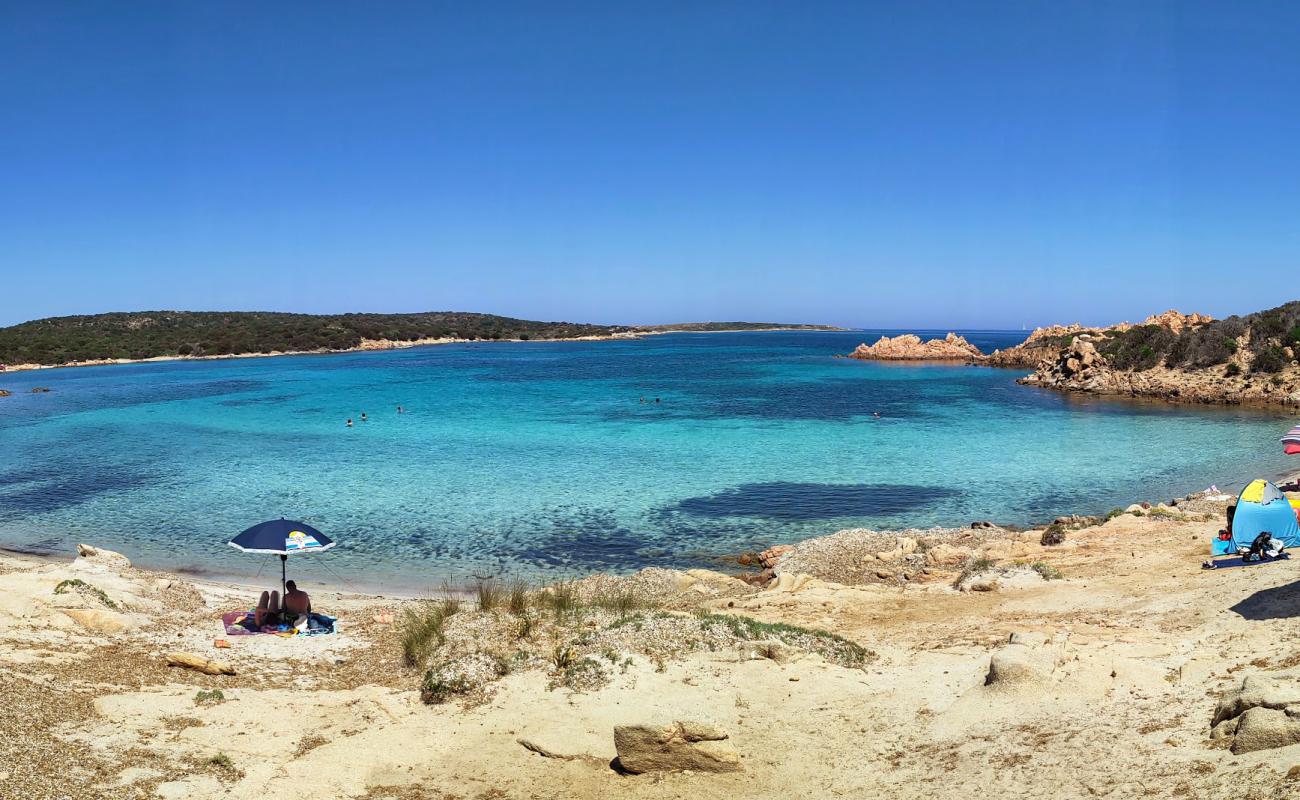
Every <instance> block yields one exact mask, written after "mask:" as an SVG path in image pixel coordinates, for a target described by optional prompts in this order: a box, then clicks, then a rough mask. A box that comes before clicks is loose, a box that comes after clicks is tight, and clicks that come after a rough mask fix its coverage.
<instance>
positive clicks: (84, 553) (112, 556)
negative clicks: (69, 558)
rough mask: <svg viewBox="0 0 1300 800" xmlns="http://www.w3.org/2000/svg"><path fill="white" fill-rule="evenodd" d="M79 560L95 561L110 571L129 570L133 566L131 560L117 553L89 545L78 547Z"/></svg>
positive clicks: (79, 545)
mask: <svg viewBox="0 0 1300 800" xmlns="http://www.w3.org/2000/svg"><path fill="white" fill-rule="evenodd" d="M77 558H79V559H82V558H84V559H86V560H88V561H93V562H95V563H96V564H97V565H101V566H104V567H108V568H109V569H119V570H120V569H127V568H128V567H130V566H131V559H129V558H127V557H126V556H124V555H122V554H121V553H116V552H114V551H112V550H104V549H102V548H99V547H93V546H91V545H88V544H78V545H77Z"/></svg>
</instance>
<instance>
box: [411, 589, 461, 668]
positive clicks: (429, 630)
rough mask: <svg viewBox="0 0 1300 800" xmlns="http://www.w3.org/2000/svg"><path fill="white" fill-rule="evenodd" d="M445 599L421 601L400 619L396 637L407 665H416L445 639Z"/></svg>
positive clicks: (446, 611)
mask: <svg viewBox="0 0 1300 800" xmlns="http://www.w3.org/2000/svg"><path fill="white" fill-rule="evenodd" d="M454 613H455V611H454V610H453V611H452V612H451V613H450V614H449V613H448V610H447V601H445V600H444V601H443V602H441V603H436V602H432V601H423V602H421V603H420V604H419V606H418V607H416V608H413V609H411V608H408V609H407V610H406V613H405V614H404V616H403V619H402V625H401V628H400V630H399V634H398V638H399V641H400V643H401V647H402V660H403V661H404V662H406V665H407V666H410V667H418V666H420V665H421V664H423V663H424V662H425V661H426V660H428V657H429V655H430V654H431V653H432V652H433V651H434V650H436V649H437V648H438V647H439V646H441V645H442V643H443V642H445V641H446V634H445V633H444V628H445V627H446V624H447V617H449V616H451V614H454Z"/></svg>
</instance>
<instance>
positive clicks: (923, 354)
mask: <svg viewBox="0 0 1300 800" xmlns="http://www.w3.org/2000/svg"><path fill="white" fill-rule="evenodd" d="M849 358H860V359H865V360H879V361H927V360H929V361H965V360H967V359H982V358H984V353H982V352H981V351H980V349H979V348H978V347H976V346H975V345H973V344H971V343H970V342H968V341H966V339H965V338H964V337H962V336H958V335H957V334H955V333H949V334H948V335H947V336H945V337H944V338H942V339H931V340H929V341H926V342H922V341H921V337H920V336H917V335H916V334H914V333H905V334H903V335H902V336H896V337H894V338H892V339H891V338H890V337H888V336H881V337H880V338H879V339H877V340H876V343H875V344H872V345H868V344H860V345H858V346H857V349H855V350H854V351H853V352H852V353H850V354H849Z"/></svg>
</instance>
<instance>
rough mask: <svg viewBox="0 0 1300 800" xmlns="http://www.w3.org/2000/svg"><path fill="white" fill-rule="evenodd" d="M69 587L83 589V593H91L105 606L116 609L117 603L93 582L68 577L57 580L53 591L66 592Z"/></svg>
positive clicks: (56, 592) (57, 592)
mask: <svg viewBox="0 0 1300 800" xmlns="http://www.w3.org/2000/svg"><path fill="white" fill-rule="evenodd" d="M69 589H78V590H84V591H83V592H82V593H83V594H84V593H89V594H91V595H93V596H94V597H95V598H96V599H98V600H99V602H101V603H103V604H104V605H105V606H106V607H108V608H110V609H112V610H113V611H117V610H118V605H117V603H114V602H113V600H112V598H110V597H109V596H108V595H107V594H105V593H104V590H103V589H100V588H99V587H98V586H95V585H93V584H89V583H86V582H85V581H83V580H81V579H80V578H69V579H68V580H65V581H59V582H58V584H57V585H56V586H55V587H54V593H55V594H66V593H67V592H68V590H69Z"/></svg>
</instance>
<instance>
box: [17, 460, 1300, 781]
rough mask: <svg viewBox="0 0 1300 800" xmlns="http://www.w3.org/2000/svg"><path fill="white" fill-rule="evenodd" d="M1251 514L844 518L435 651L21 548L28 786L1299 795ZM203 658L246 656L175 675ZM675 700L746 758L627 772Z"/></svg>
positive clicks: (1280, 582) (21, 724)
mask: <svg viewBox="0 0 1300 800" xmlns="http://www.w3.org/2000/svg"><path fill="white" fill-rule="evenodd" d="M1245 477H1249V476H1245ZM1225 505H1226V502H1225V501H1221V500H1215V499H1212V498H1206V497H1204V496H1201V495H1191V496H1189V497H1188V498H1184V499H1180V500H1179V503H1178V504H1177V505H1176V506H1170V507H1167V508H1157V509H1156V510H1154V511H1151V512H1141V511H1140V512H1139V513H1137V514H1134V513H1126V514H1122V515H1120V516H1118V517H1115V518H1111V519H1106V520H1089V521H1086V522H1080V523H1079V526H1078V527H1073V526H1071V527H1068V529H1067V531H1066V532H1065V541H1064V542H1063V543H1061V544H1057V545H1053V546H1045V545H1043V544H1042V543H1041V542H1040V537H1041V534H1042V531H1041V530H1029V531H1010V530H1004V529H998V528H993V529H975V530H967V531H953V532H951V533H952V535H951V536H944V537H934V536H931V535H930V532H927V531H906V532H893V533H889V532H870V531H842V532H839V533H835V534H832V535H828V536H824V537H818V538H815V539H811V540H808V541H805V542H803V543H800V544H798V545H796V546H795V547H794V549H793V550H792V551H791V552H790V553H788V554H786V555H784V556H782V557H781V559H780V560H779V561H778V562H777V566H776V569H775V573H776V574H775V577H774V579H773V580H772V582H771V583H770V584H769V585H767V586H765V587H757V586H751V585H748V584H746V583H744V582H741V581H738V580H735V579H734V578H731V577H728V576H726V575H723V574H720V573H717V572H712V571H708V570H689V571H675V570H662V569H651V570H645V571H643V572H641V573H637V574H636V575H633V576H627V577H610V576H605V575H593V576H590V577H588V578H586V579H583V580H582V581H579V582H577V583H574V584H569V585H570V586H572V589H566V590H564V591H565V592H566V595H565V596H567V592H570V591H572V592H574V593H575V594H574V597H575V598H576V599H575V601H574V602H577V603H578V606H577V608H578V609H579V610H575V611H565V612H561V611H560V610H559V609H560V608H561V607H560V606H559V605H558V599H557V598H558V597H559V596H560V595H559V594H558V592H559V591H560V590H559V589H551V590H547V591H543V592H534V593H532V594H531V595H530V597H529V599H528V601H527V603H528V605H527V606H526V609H528V610H525V611H523V612H517V611H515V610H512V608H510V607H509V604H508V601H507V598H506V597H505V596H504V595H502V596H498V597H497V598H496V599H494V600H492V605H490V606H488V607H487V608H486V609H485V610H478V609H477V608H476V606H477V605H478V604H477V601H476V600H475V598H473V597H462V598H461V600H460V602H459V603H458V604H457V607H456V609H455V610H452V611H451V612H450V614H448V615H447V616H445V617H442V618H441V619H442V621H441V622H439V625H440V626H442V627H441V629H442V630H443V633H442V634H441V636H442V637H443V638H442V639H441V640H440V643H435V644H433V645H432V647H433V649H432V650H431V651H429V652H428V653H427V654H424V655H421V656H419V661H418V664H417V666H415V667H412V666H409V665H408V660H406V659H404V656H403V652H404V650H403V644H402V638H401V635H400V634H401V631H402V630H404V628H403V627H402V625H401V620H402V619H403V617H402V615H403V613H405V611H404V610H406V609H409V610H412V611H414V612H416V613H417V614H427V613H429V612H430V611H431V610H432V609H434V608H435V607H434V606H433V605H430V604H429V603H428V602H427V601H426V602H420V601H410V600H397V599H394V598H392V597H386V596H376V595H372V594H365V593H351V592H334V591H329V590H321V589H319V588H317V587H308V588H310V589H311V590H312V593H313V597H314V599H315V604H316V606H317V607H318V608H320V609H322V610H325V611H327V612H329V613H332V614H336V615H338V616H339V618H340V633H338V634H335V635H334V636H322V637H308V638H306V639H303V638H302V637H295V638H289V639H285V638H280V637H276V636H252V637H248V636H237V637H229V636H224V635H223V633H222V631H221V628H220V621H219V619H218V616H219V615H220V613H222V612H224V611H229V610H231V609H232V608H233V609H239V608H241V607H247V605H249V604H250V603H251V599H252V596H253V594H254V592H255V589H254V588H253V587H249V586H247V585H237V584H231V583H227V582H221V581H210V580H206V579H193V578H191V577H190V576H187V575H181V574H170V573H165V572H154V571H147V570H140V569H138V568H136V567H134V566H130V565H129V564H128V563H127V562H126V560H125V559H123V558H121V557H120V556H116V555H115V554H113V553H110V552H106V551H98V552H96V551H87V552H86V553H83V554H82V555H81V556H80V557H78V558H76V559H75V560H69V558H68V557H69V556H71V555H72V554H68V556H65V557H63V558H49V557H34V556H30V555H21V556H15V555H11V554H6V553H2V552H0V698H3V700H0V727H3V728H4V730H6V732H13V733H14V734H16V735H14V736H10V737H8V738H4V737H0V738H3V741H0V798H19V797H21V798H24V800H26V799H27V798H54V797H61V796H64V795H73V796H78V797H85V798H97V797H105V798H108V797H111V798H119V797H140V798H145V797H196V798H209V797H211V798H216V797H221V798H250V799H251V798H260V797H266V796H276V795H282V794H285V793H292V794H293V795H294V796H297V797H302V798H308V799H310V798H322V800H323V798H366V800H379V798H393V799H401V800H409V799H410V798H417V799H419V798H430V799H432V798H436V799H437V800H445V798H449V797H453V796H454V797H459V798H467V797H474V798H478V797H482V798H489V797H490V798H520V799H521V800H522V798H534V797H536V798H561V797H564V798H569V797H601V798H631V799H633V800H643V799H644V800H649V798H659V797H673V796H677V797H691V798H696V797H698V798H718V799H719V800H722V799H723V798H736V797H756V798H757V797H770V796H772V795H773V794H777V795H784V796H789V797H801V798H802V797H808V798H822V797H833V796H845V797H864V798H877V797H878V798H885V797H888V798H904V799H905V800H907V799H915V800H921V799H922V798H924V799H925V800H933V799H934V798H939V799H940V800H947V799H948V798H951V799H952V800H959V799H961V800H964V799H965V798H968V797H971V796H991V795H992V794H996V795H998V796H1003V797H1017V798H1018V797H1026V798H1028V797H1044V796H1052V797H1061V798H1075V797H1078V798H1085V797H1087V798H1092V797H1113V798H1129V797H1205V798H1229V797H1231V798H1243V797H1249V798H1267V799H1268V800H1272V799H1273V798H1282V797H1288V796H1291V795H1292V793H1294V792H1295V791H1296V790H1298V789H1300V774H1296V772H1297V771H1296V770H1291V769H1290V768H1291V767H1292V766H1293V765H1295V764H1297V763H1300V730H1297V731H1295V732H1294V733H1295V737H1294V738H1290V737H1291V736H1292V733H1290V732H1288V731H1290V729H1289V728H1287V725H1288V724H1289V723H1287V722H1286V720H1287V719H1289V717H1287V715H1286V714H1285V713H1284V712H1283V711H1281V710H1277V711H1273V710H1269V709H1267V708H1266V709H1262V710H1261V711H1259V712H1250V711H1247V712H1246V713H1245V714H1241V713H1240V712H1238V716H1232V717H1231V718H1230V719H1229V721H1230V722H1231V723H1232V725H1231V726H1229V725H1228V724H1227V723H1226V722H1225V723H1223V724H1220V725H1218V726H1216V727H1213V730H1212V724H1211V723H1212V722H1213V721H1214V719H1215V718H1216V711H1215V709H1216V706H1218V705H1219V701H1220V699H1221V698H1224V697H1228V698H1232V697H1234V695H1233V692H1234V691H1235V690H1236V688H1237V687H1239V686H1240V685H1241V682H1242V679H1243V678H1250V679H1251V680H1256V681H1257V682H1258V681H1265V682H1267V685H1269V686H1274V685H1277V686H1279V687H1281V688H1279V689H1277V691H1283V692H1285V691H1290V690H1289V689H1287V688H1286V687H1289V686H1295V687H1296V689H1295V691H1296V692H1297V694H1296V700H1295V701H1294V702H1295V703H1296V705H1297V707H1296V709H1295V710H1296V711H1297V712H1300V669H1298V668H1300V646H1297V645H1296V644H1295V642H1296V641H1300V570H1298V569H1297V566H1296V565H1298V564H1300V560H1295V561H1289V562H1280V563H1276V564H1270V565H1263V566H1259V567H1252V568H1246V569H1235V570H1217V571H1211V572H1205V571H1202V570H1200V568H1199V563H1200V560H1201V559H1202V558H1204V556H1205V554H1206V552H1207V550H1208V544H1209V541H1210V538H1211V536H1212V534H1213V531H1214V530H1215V529H1216V528H1217V527H1218V526H1219V525H1220V524H1221V521H1222V518H1223V509H1224V507H1225ZM882 576H884V577H882ZM77 581H80V582H81V584H83V585H88V586H89V587H93V588H87V589H76V590H75V591H67V590H63V591H62V592H61V591H60V589H59V587H60V586H61V585H73V586H76V585H77V584H76V582H77ZM69 582H72V584H69ZM263 582H266V581H265V580H264V581H263ZM582 598H585V599H582ZM106 601H108V602H111V603H112V607H109V606H108V605H106ZM565 602H566V603H568V602H570V601H567V600H566V601H565ZM162 609H165V610H166V611H165V613H160V612H161V611H162ZM440 613H444V614H445V613H446V612H440ZM386 614H392V615H394V617H393V618H392V619H393V621H391V622H388V621H386V620H387V619H389V618H388V617H386V616H385V615H386ZM521 625H522V626H523V627H521ZM223 636H224V638H226V639H227V640H228V641H230V647H228V648H224V649H222V648H218V647H216V645H215V641H216V639H218V638H223ZM177 650H183V651H186V652H190V653H193V654H195V655H196V656H199V657H201V658H204V659H217V660H222V661H226V662H228V663H229V664H230V665H232V669H233V670H234V671H235V673H236V674H235V675H233V676H232V675H216V676H213V675H203V674H200V673H197V672H194V671H192V670H186V669H181V668H177V667H168V666H166V661H165V658H164V656H165V655H166V653H168V652H172V651H177ZM493 665H497V666H493ZM430 676H434V677H430ZM451 676H461V677H457V678H455V680H454V681H453V680H452V678H451ZM435 678H436V679H435ZM430 681H433V683H430ZM449 681H450V682H449ZM460 681H463V683H462V682H460ZM422 684H423V685H424V687H425V688H424V690H423V691H424V698H425V700H426V701H428V702H422V701H421V697H422V690H421V685H422ZM1259 685H1263V684H1259ZM430 686H434V687H435V689H434V690H433V693H432V694H430V693H429V692H430V691H431V690H430V689H429V687H430ZM200 690H201V691H216V690H220V693H221V694H220V696H219V698H218V699H217V700H216V701H212V702H209V701H208V700H204V699H203V695H201V694H197V692H199V691H200ZM1268 691H1274V690H1273V689H1269V690H1268ZM1280 696H1281V695H1279V697H1280ZM1243 697H1244V696H1243ZM430 698H433V699H432V700H430ZM429 702H432V704H428V703H429ZM1234 702H1237V703H1239V704H1242V703H1244V704H1246V705H1247V706H1248V704H1249V703H1251V702H1257V701H1253V700H1249V699H1245V700H1242V699H1239V700H1237V701H1234ZM1270 702H1273V701H1270ZM1277 702H1279V703H1281V705H1279V706H1277V708H1283V707H1287V708H1290V707H1291V706H1290V705H1288V703H1290V702H1292V701H1285V700H1279V701H1277ZM1242 707H1245V706H1242ZM1222 713H1224V712H1220V714H1222ZM1248 718H1249V719H1248ZM674 719H687V720H708V721H709V724H711V725H714V726H718V727H720V728H721V729H722V730H723V731H724V733H725V734H726V736H727V739H726V740H725V742H724V746H722V748H723V751H725V752H726V753H734V755H728V756H727V758H730V759H738V760H736V761H734V762H730V763H733V764H738V765H739V766H740V769H741V771H740V772H722V773H717V774H710V773H709V772H707V771H700V770H699V769H693V770H689V771H685V772H683V771H668V772H657V771H652V772H649V773H646V774H626V773H623V772H619V771H617V770H615V769H611V767H610V763H611V759H613V758H614V756H616V755H623V753H621V752H616V749H615V744H614V740H613V737H612V732H613V728H614V726H616V725H623V724H629V723H653V724H662V723H664V722H665V721H672V720H674ZM1261 720H1262V721H1266V722H1267V723H1268V724H1273V725H1275V726H1280V727H1274V728H1270V729H1268V730H1269V731H1271V733H1269V734H1268V735H1267V736H1265V735H1264V734H1261V733H1260V732H1259V731H1260V730H1262V729H1261V728H1259V725H1261V724H1264V723H1263V722H1261ZM1252 725H1253V726H1255V727H1251V726H1252ZM1234 726H1235V727H1234ZM249 731H261V732H262V733H261V735H259V736H252V737H249V735H248V733H249ZM268 736H269V737H272V739H273V741H274V746H273V747H272V750H274V751H278V752H285V753H289V754H293V755H292V757H291V758H287V759H278V758H268V756H267V752H268V751H267V749H266V748H267V742H266V741H265V738H266V737H268ZM1269 737H1272V738H1269ZM1229 751H1230V752H1229Z"/></svg>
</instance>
